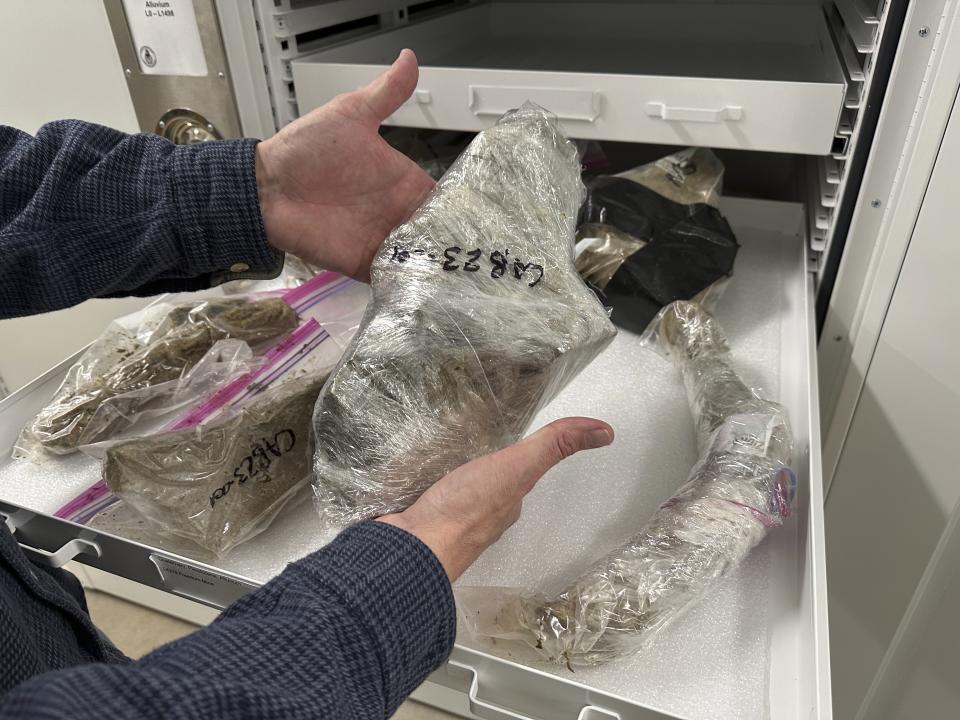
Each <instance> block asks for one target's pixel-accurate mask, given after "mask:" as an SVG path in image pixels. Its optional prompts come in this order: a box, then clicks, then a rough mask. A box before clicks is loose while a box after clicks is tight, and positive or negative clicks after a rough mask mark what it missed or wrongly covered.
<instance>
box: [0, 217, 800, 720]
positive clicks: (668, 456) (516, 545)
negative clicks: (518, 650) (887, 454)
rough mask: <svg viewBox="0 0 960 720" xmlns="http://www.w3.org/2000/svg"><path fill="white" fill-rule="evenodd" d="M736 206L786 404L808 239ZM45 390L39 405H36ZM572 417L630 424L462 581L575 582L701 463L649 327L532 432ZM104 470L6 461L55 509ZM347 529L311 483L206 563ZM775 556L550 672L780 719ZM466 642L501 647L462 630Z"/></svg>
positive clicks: (676, 711)
mask: <svg viewBox="0 0 960 720" xmlns="http://www.w3.org/2000/svg"><path fill="white" fill-rule="evenodd" d="M747 205H748V204H747V203H743V207H747ZM737 207H740V205H734V206H733V207H729V206H728V207H727V210H728V214H729V216H730V220H731V224H732V225H733V226H734V229H735V231H736V233H737V237H738V239H739V241H740V242H741V244H742V248H741V251H740V254H739V256H738V258H737V263H736V268H735V272H734V277H733V280H732V282H731V283H730V284H729V286H728V288H727V290H726V293H725V295H724V297H723V298H722V299H721V301H720V303H719V305H718V308H717V316H718V317H719V319H720V320H721V322H722V324H723V326H724V328H725V329H726V331H727V333H728V336H729V339H730V342H731V345H732V348H733V356H734V361H735V364H736V368H737V370H738V371H739V372H740V374H741V376H742V377H743V379H744V380H745V381H746V382H747V384H748V385H750V386H751V387H754V388H755V389H757V391H758V392H760V393H761V394H763V395H764V396H766V397H770V398H774V399H777V398H779V392H780V386H781V365H782V363H781V328H780V323H781V315H782V309H783V303H784V298H783V297H782V293H783V290H782V288H783V287H784V285H785V279H786V277H787V273H790V272H793V273H796V272H797V268H796V266H795V264H796V263H795V261H794V263H793V266H791V263H790V261H789V260H790V258H796V257H797V251H796V248H797V245H796V243H799V242H800V240H799V238H797V237H795V236H793V235H791V234H789V233H783V234H776V233H774V234H771V233H770V232H769V231H764V230H760V229H756V228H753V227H751V224H750V222H749V215H746V216H744V213H742V212H739V213H737V212H733V210H734V209H735V208H737ZM46 399H47V398H38V399H37V407H38V408H39V406H40V405H41V404H42V403H43V402H45V401H46ZM565 415H589V416H595V417H598V418H602V419H604V420H606V421H608V422H609V423H610V424H611V425H613V427H614V428H615V430H616V433H617V439H616V441H615V443H614V444H613V445H612V446H611V447H609V448H605V449H602V450H595V451H591V452H587V453H580V454H578V455H576V456H574V457H573V458H571V459H569V460H567V461H565V462H564V463H562V464H561V465H560V466H558V467H556V468H555V469H553V470H552V471H550V473H548V474H547V476H545V477H544V478H543V480H541V481H540V483H539V485H538V486H537V487H536V488H535V489H534V491H533V492H532V493H531V494H530V496H529V497H528V498H527V500H526V501H525V503H524V509H523V515H522V517H521V518H520V520H519V521H518V522H517V524H516V525H515V526H514V527H513V528H511V529H510V530H508V531H507V532H506V533H505V534H504V535H503V537H502V538H501V539H500V541H499V542H498V543H497V544H496V545H494V546H493V547H491V548H490V549H489V550H488V551H487V552H486V553H485V554H484V555H483V556H482V557H481V558H480V560H479V561H478V562H477V563H476V564H475V565H474V566H473V567H472V568H470V570H469V571H468V572H467V573H466V574H465V575H464V577H463V578H461V580H460V581H459V583H458V585H460V586H466V585H471V586H492V585H495V586H502V585H516V586H522V587H529V588H539V589H543V590H546V591H551V590H558V589H560V588H562V587H563V586H564V584H565V583H566V582H567V581H569V580H572V579H573V578H574V577H575V576H576V575H578V574H579V573H580V572H582V571H583V570H584V569H585V568H586V567H588V566H589V564H590V563H591V562H592V561H594V560H595V559H597V558H600V557H602V556H603V555H604V554H605V553H607V552H608V551H609V550H611V549H612V548H614V547H616V546H617V545H619V544H620V543H621V542H623V541H624V540H625V539H626V538H628V537H629V536H630V535H632V534H633V533H635V532H636V531H637V530H638V529H639V528H641V527H642V526H643V524H644V522H645V521H646V519H647V518H648V517H649V516H650V515H651V514H652V513H653V512H654V511H655V510H656V508H657V507H658V506H659V504H660V503H662V502H663V501H664V500H666V499H667V498H669V497H670V496H671V495H672V494H673V493H674V492H675V491H676V490H677V488H678V487H679V486H680V485H681V484H682V483H683V482H684V481H685V479H686V477H687V475H688V473H689V471H690V468H691V466H692V465H693V463H694V462H695V460H696V449H695V444H694V431H693V422H692V418H691V415H690V411H689V409H688V406H687V401H686V398H685V396H684V391H683V387H682V384H681V382H680V378H679V374H678V373H677V372H676V371H674V369H673V367H672V366H671V365H670V364H669V363H668V362H667V361H666V360H664V359H662V358H661V357H659V356H658V355H656V354H655V353H653V352H652V351H650V350H646V349H644V348H642V347H641V346H640V341H639V337H638V336H637V335H634V334H631V333H628V332H625V331H622V330H621V332H620V334H619V335H618V336H617V338H616V339H615V340H614V342H613V343H612V344H611V345H610V347H609V348H607V350H605V351H604V352H603V353H602V354H601V355H600V357H598V358H597V360H596V361H595V362H594V363H592V364H591V365H590V366H589V367H588V368H587V369H586V370H585V371H584V372H583V373H581V374H580V376H579V377H577V378H576V379H575V380H574V381H573V382H572V383H570V385H569V386H568V387H567V388H565V389H564V391H563V392H562V393H561V394H560V395H559V396H558V397H557V398H556V399H555V400H554V401H553V402H552V403H551V404H550V405H549V406H548V407H547V408H546V409H544V411H543V412H541V413H540V414H539V415H538V417H537V418H536V420H535V422H534V424H533V426H532V429H535V428H537V427H539V426H540V425H542V424H544V423H546V422H549V421H550V420H553V419H555V418H559V417H563V416H565ZM4 461H5V460H0V462H4ZM97 479H99V466H98V463H97V462H96V461H94V460H92V459H90V458H87V457H84V456H82V455H73V456H69V457H66V458H63V459H56V460H54V461H48V462H44V463H43V464H40V465H34V464H31V463H27V462H7V463H6V464H5V465H3V466H2V467H0V498H5V499H9V500H11V501H13V502H16V503H18V504H20V505H23V506H26V507H29V508H31V509H34V510H38V511H41V512H45V513H53V512H54V511H55V510H56V509H57V508H58V507H60V506H61V505H62V504H63V503H65V502H66V501H67V500H69V499H70V498H72V497H73V496H74V495H75V494H76V493H77V492H79V491H80V490H82V489H84V488H86V487H88V486H89V485H90V484H92V483H93V482H95V481H96V480H97ZM117 513H118V517H117V518H115V520H116V522H117V525H118V527H122V528H123V533H122V534H124V535H125V536H127V537H128V538H129V539H131V540H136V541H139V542H144V543H146V544H151V545H159V546H162V547H164V548H165V549H168V550H170V551H172V552H177V551H182V548H181V547H178V546H177V544H176V543H175V542H174V543H171V542H170V541H169V540H164V539H162V538H158V537H157V536H156V535H155V534H153V533H152V532H151V531H150V530H149V529H148V528H147V527H146V526H145V525H143V523H142V522H140V521H138V520H137V518H136V517H134V516H132V515H130V513H129V512H127V511H124V510H122V509H120V510H118V511H117ZM334 532H335V530H332V529H330V528H324V527H322V526H321V525H320V523H319V521H318V517H317V513H316V510H315V508H314V507H313V505H312V503H311V501H310V493H309V491H306V492H304V493H303V494H302V495H301V496H299V498H297V500H296V501H295V502H294V503H292V504H291V505H290V506H288V507H287V508H286V509H285V510H284V512H283V513H281V515H280V516H279V517H278V518H277V519H276V521H274V523H273V524H272V525H271V526H270V527H269V528H268V529H267V530H265V531H264V532H263V533H262V534H260V535H258V536H257V537H256V538H255V539H253V540H252V541H250V542H248V543H246V544H244V545H242V546H240V547H238V548H236V549H235V550H234V551H233V552H232V553H230V554H229V555H227V556H226V557H224V558H221V559H211V558H209V557H201V556H197V559H199V560H201V561H203V562H206V563H209V564H211V565H215V566H217V567H220V568H223V569H225V570H228V571H231V572H234V573H237V574H239V575H242V576H245V577H248V578H251V579H253V580H256V581H261V582H263V581H266V580H268V579H269V578H271V577H273V576H274V575H276V574H277V573H279V572H281V571H282V570H283V568H284V566H285V565H286V564H287V563H289V562H291V561H293V560H295V559H297V558H299V557H302V556H303V555H305V554H307V553H309V552H310V551H312V550H314V549H316V548H317V547H319V546H320V545H322V544H323V543H324V542H326V541H328V540H329V538H330V537H332V535H333V533H334ZM770 554H771V553H770V548H769V547H768V544H767V543H766V542H764V543H762V544H761V545H760V546H759V547H757V548H756V549H755V551H754V552H753V553H752V554H751V555H750V556H749V558H748V559H747V560H746V561H745V562H744V563H743V564H742V565H741V566H740V568H738V569H737V571H736V572H734V573H733V574H732V575H731V576H729V577H728V578H727V579H726V580H725V581H724V582H722V583H721V584H720V585H719V586H718V587H717V588H716V589H715V590H714V591H713V592H712V593H711V594H710V595H709V597H707V598H706V599H705V600H704V601H703V602H701V603H700V604H699V605H697V606H696V607H694V608H693V609H692V610H691V611H689V612H688V613H687V614H686V615H685V616H683V617H682V618H681V619H680V620H679V621H677V622H676V623H675V624H674V625H672V626H671V627H669V628H667V629H666V630H665V631H664V632H663V633H662V634H661V635H660V636H659V637H658V638H657V639H656V642H655V643H654V644H653V646H652V647H650V648H649V649H648V650H646V651H644V652H642V653H640V654H638V655H635V656H633V657H631V658H628V659H624V660H620V661H615V662H610V663H607V664H605V665H602V666H598V667H594V668H577V670H576V672H575V673H573V674H571V672H570V671H569V670H568V669H567V668H565V667H559V666H550V665H537V667H538V668H539V669H541V670H546V671H547V672H552V673H555V674H557V675H560V676H563V677H565V678H566V679H569V680H573V681H576V682H579V683H583V684H586V685H589V686H591V687H593V688H596V689H598V690H602V691H605V692H609V693H612V694H615V695H618V696H621V697H623V698H625V699H628V700H630V701H633V702H636V703H642V704H644V705H648V706H650V707H652V708H656V709H658V710H661V711H663V712H665V713H669V714H671V715H674V716H677V717H683V718H689V719H691V720H700V719H706V718H711V719H725V718H743V717H750V718H763V717H768V716H769V708H768V687H769V678H768V676H769V671H768V664H769V657H770V639H771V627H772V619H771V614H772V611H771V605H772V602H771V585H772V583H771V582H770V581H769V568H770V564H771V562H772V561H771V557H770ZM459 641H460V642H461V643H462V644H464V645H467V646H469V647H474V648H477V649H482V650H485V651H489V652H493V653H495V654H499V653H500V649H499V648H491V647H489V646H485V645H483V644H481V643H480V642H479V641H477V640H475V639H473V638H470V637H467V636H466V634H465V633H463V632H461V637H460V640H459Z"/></svg>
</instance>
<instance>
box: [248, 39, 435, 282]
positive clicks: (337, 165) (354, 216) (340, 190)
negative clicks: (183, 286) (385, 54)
mask: <svg viewBox="0 0 960 720" xmlns="http://www.w3.org/2000/svg"><path fill="white" fill-rule="evenodd" d="M418 76H419V71H418V69H417V58H416V56H415V55H414V54H413V52H412V51H410V50H404V51H403V52H401V53H400V56H399V57H398V58H397V60H396V62H394V63H393V65H392V66H391V67H390V69H388V70H387V71H386V72H384V73H383V74H382V75H380V76H379V77H378V78H376V79H375V80H374V81H373V82H371V83H370V84H369V85H367V86H366V87H364V88H361V89H360V90H357V91H356V92H352V93H347V94H345V95H339V96H337V97H335V98H334V99H333V100H331V101H330V102H328V103H327V104H326V105H324V106H323V107H319V108H317V109H316V110H314V111H312V112H310V113H308V114H307V115H304V116H303V117H301V118H299V119H298V120H295V121H293V122H292V123H290V124H289V125H287V126H286V127H285V128H283V129H282V130H281V131H280V132H278V133H277V134H276V135H274V136H273V137H272V138H270V139H268V140H264V141H263V142H261V143H259V144H258V145H257V189H258V192H259V196H260V209H261V214H262V216H263V224H264V227H265V229H266V232H267V240H268V241H269V242H270V244H271V245H273V246H274V247H275V248H277V249H278V250H283V251H284V252H289V253H292V254H294V255H297V256H299V257H301V258H303V259H304V260H306V261H307V262H311V263H314V264H316V265H320V266H321V267H323V268H325V269H328V270H335V271H337V272H341V273H344V274H346V275H350V276H352V277H354V278H357V279H358V280H367V279H368V277H369V272H370V262H371V261H372V260H373V256H374V255H375V254H376V252H377V250H379V249H380V246H381V245H382V244H383V241H384V239H385V238H386V236H387V235H388V234H389V232H390V231H391V230H392V229H393V228H394V227H396V226H397V225H399V224H400V223H402V222H403V221H404V220H406V219H407V218H408V217H409V216H410V214H411V213H412V212H413V210H414V209H416V208H417V206H418V205H419V204H420V202H421V201H422V200H423V198H424V196H426V194H427V193H428V192H429V191H430V189H431V188H432V187H433V184H434V183H433V180H432V179H431V178H430V176H429V175H427V174H426V173H425V172H424V171H423V170H421V169H420V167H419V166H418V165H417V164H416V163H415V162H413V161H412V160H410V159H409V158H407V157H406V156H405V155H403V154H402V153H400V152H398V151H397V150H394V149H393V148H392V147H390V145H389V144H387V142H386V141H384V140H383V138H381V137H380V135H379V134H378V132H377V129H378V128H379V127H380V123H381V122H383V120H385V119H386V118H387V117H389V116H390V115H392V114H393V113H394V112H395V111H396V110H397V108H399V107H400V105H402V104H403V102H404V101H405V100H406V99H407V98H408V97H410V95H411V93H412V92H413V91H414V89H415V88H416V86H417V78H418Z"/></svg>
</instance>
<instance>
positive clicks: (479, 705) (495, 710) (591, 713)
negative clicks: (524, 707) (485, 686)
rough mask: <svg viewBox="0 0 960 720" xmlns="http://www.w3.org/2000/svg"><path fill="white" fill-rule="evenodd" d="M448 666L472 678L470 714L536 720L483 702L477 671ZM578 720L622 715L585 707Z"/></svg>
mask: <svg viewBox="0 0 960 720" xmlns="http://www.w3.org/2000/svg"><path fill="white" fill-rule="evenodd" d="M447 665H448V666H450V667H454V668H456V669H457V670H460V671H462V672H465V673H467V674H469V676H470V687H469V689H468V690H467V702H468V703H469V705H470V712H471V713H473V714H474V715H476V716H477V717H478V718H482V719H483V720H535V719H534V718H531V717H530V716H529V715H523V714H521V713H518V712H514V711H513V710H508V709H507V708H504V707H500V706H499V705H494V704H492V703H489V702H487V701H486V700H481V699H480V698H479V697H478V694H479V692H480V678H479V676H478V675H477V671H476V670H475V669H474V668H472V667H470V666H469V665H464V664H463V663H459V662H457V661H456V660H448V661H447ZM577 720H620V715H619V714H618V713H615V712H611V711H610V710H604V709H603V708H600V707H597V706H596V705H585V706H584V707H583V708H582V709H581V710H580V712H579V714H578V715H577Z"/></svg>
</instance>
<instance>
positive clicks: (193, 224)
mask: <svg viewBox="0 0 960 720" xmlns="http://www.w3.org/2000/svg"><path fill="white" fill-rule="evenodd" d="M256 143H257V141H256V140H249V139H246V140H224V141H216V142H209V143H203V144H198V145H189V146H179V145H174V144H172V143H170V142H169V141H167V140H164V139H163V138H161V137H158V136H156V135H127V134H125V133H121V132H118V131H116V130H111V129H110V128H106V127H103V126H100V125H94V124H91V123H85V122H80V121H77V120H62V121H58V122H53V123H49V124H47V125H44V126H43V127H42V128H40V130H39V131H38V132H37V135H36V137H31V136H30V135H27V134H26V133H23V132H21V131H19V130H16V129H14V128H10V127H3V126H0V317H14V316H18V315H29V314H32V313H38V312H46V311H48V310H56V309H59V308H63V307H67V306H70V305H75V304H77V303H79V302H82V301H84V300H86V299H88V298H91V297H108V296H116V295H124V294H139V295H148V294H157V293H160V292H175V291H180V290H199V289H202V288H204V287H209V286H210V285H211V284H216V283H218V282H222V281H224V280H228V279H233V278H236V277H272V276H275V275H276V274H277V273H278V272H279V270H280V266H281V264H282V256H281V255H280V254H279V253H278V252H276V251H275V250H273V249H272V248H271V247H270V246H269V245H268V244H267V241H266V235H265V232H264V228H263V220H262V218H261V216H260V204H259V197H258V195H257V185H256V159H255V148H256ZM231 268H232V269H233V270H231Z"/></svg>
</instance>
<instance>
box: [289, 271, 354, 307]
mask: <svg viewBox="0 0 960 720" xmlns="http://www.w3.org/2000/svg"><path fill="white" fill-rule="evenodd" d="M353 282H354V281H353V280H351V279H350V278H348V277H344V276H343V275H341V274H340V273H335V272H330V271H329V270H324V271H323V272H321V273H318V274H317V275H315V276H314V277H312V278H310V279H309V280H307V281H306V282H305V283H303V285H298V286H297V287H295V288H292V289H290V290H287V291H286V292H285V293H284V294H283V295H281V296H280V297H281V299H282V300H283V301H284V302H285V303H286V304H287V305H289V306H290V307H292V308H293V309H294V310H296V311H297V312H302V311H303V310H305V309H306V308H308V307H310V305H312V304H314V303H312V302H311V301H316V300H319V299H320V297H318V296H323V297H326V296H327V295H328V294H332V293H330V291H331V290H334V289H335V288H332V287H328V286H329V285H336V289H340V288H341V287H344V286H345V285H347V284H350V283H353Z"/></svg>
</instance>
